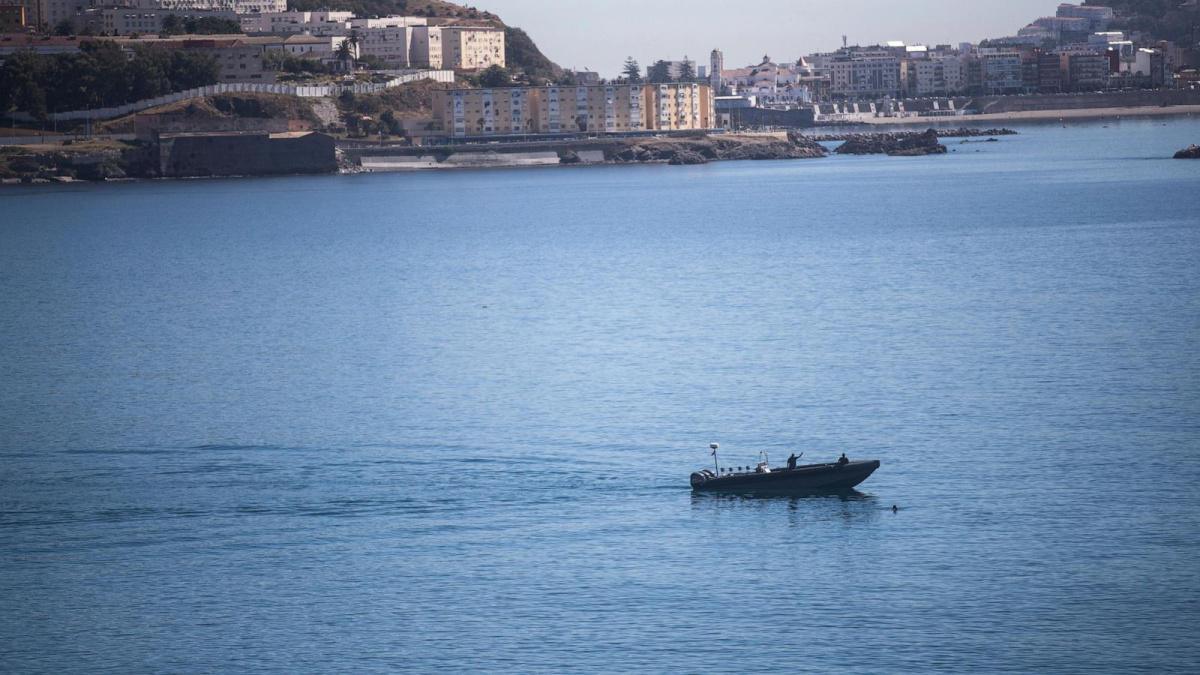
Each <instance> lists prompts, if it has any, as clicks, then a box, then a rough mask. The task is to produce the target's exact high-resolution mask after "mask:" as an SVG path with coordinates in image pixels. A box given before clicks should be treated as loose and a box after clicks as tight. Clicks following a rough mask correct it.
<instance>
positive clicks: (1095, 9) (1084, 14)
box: [1055, 2, 1113, 32]
mask: <svg viewBox="0 0 1200 675" xmlns="http://www.w3.org/2000/svg"><path fill="white" fill-rule="evenodd" d="M1055 16H1057V17H1061V18H1064V19H1083V20H1085V21H1087V23H1088V30H1090V31H1092V32H1101V31H1105V30H1108V25H1109V24H1110V23H1112V20H1113V10H1112V7H1100V6H1096V5H1087V6H1084V5H1074V4H1071V3H1067V2H1064V3H1062V4H1061V5H1059V6H1058V11H1056V12H1055Z"/></svg>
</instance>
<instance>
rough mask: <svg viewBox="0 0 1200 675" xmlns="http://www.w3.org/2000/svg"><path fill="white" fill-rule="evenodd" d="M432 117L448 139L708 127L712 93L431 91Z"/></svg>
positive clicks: (645, 89)
mask: <svg viewBox="0 0 1200 675" xmlns="http://www.w3.org/2000/svg"><path fill="white" fill-rule="evenodd" d="M433 111H434V119H435V120H436V121H437V122H439V123H440V124H441V127H442V129H443V130H445V131H446V132H447V133H448V134H450V135H452V136H458V137H466V136H488V135H506V134H527V133H533V134H560V133H594V134H599V133H621V132H633V131H648V130H663V131H674V130H682V129H707V128H711V127H712V126H713V120H714V113H713V101H712V96H711V89H710V88H709V87H708V86H707V85H698V84H677V83H672V84H661V85H651V84H635V85H629V84H604V85H579V86H556V85H551V86H547V87H510V88H502V89H454V90H448V91H446V90H442V91H435V92H434V102H433Z"/></svg>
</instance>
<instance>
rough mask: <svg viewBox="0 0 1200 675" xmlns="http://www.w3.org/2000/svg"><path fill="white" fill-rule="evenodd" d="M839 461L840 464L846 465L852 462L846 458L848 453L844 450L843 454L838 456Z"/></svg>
mask: <svg viewBox="0 0 1200 675" xmlns="http://www.w3.org/2000/svg"><path fill="white" fill-rule="evenodd" d="M837 463H838V466H846V465H847V464H849V463H850V460H848V459H846V453H844V452H843V453H842V456H841V457H838V461H837Z"/></svg>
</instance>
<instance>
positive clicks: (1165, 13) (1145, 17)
mask: <svg viewBox="0 0 1200 675" xmlns="http://www.w3.org/2000/svg"><path fill="white" fill-rule="evenodd" d="M1083 4H1085V5H1099V6H1101V7H1112V8H1113V12H1114V13H1115V14H1116V19H1115V20H1114V21H1113V25H1112V28H1114V29H1116V30H1125V31H1142V32H1145V33H1147V34H1149V35H1151V36H1153V37H1155V38H1157V39H1160V40H1171V41H1172V42H1175V43H1177V44H1181V45H1194V44H1196V42H1197V41H1200V7H1196V6H1193V7H1190V8H1183V4H1184V0H1085V2H1084V3H1083Z"/></svg>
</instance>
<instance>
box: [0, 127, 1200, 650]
mask: <svg viewBox="0 0 1200 675" xmlns="http://www.w3.org/2000/svg"><path fill="white" fill-rule="evenodd" d="M1023 132H1024V133H1023V134H1022V135H1021V136H1016V137H1009V138H1004V139H1003V140H1002V141H1001V142H999V143H989V144H964V145H959V144H957V142H956V141H950V144H951V147H952V148H953V149H954V150H955V152H954V153H952V154H950V155H947V156H944V157H930V158H909V159H902V158H885V157H855V158H842V157H839V158H830V159H826V160H815V161H793V162H764V163H752V162H742V163H726V164H713V165H707V166H701V167H658V166H652V167H614V168H591V169H576V170H518V171H485V172H464V173H453V174H438V175H397V174H393V175H370V176H353V177H318V178H282V179H266V180H244V181H195V182H163V183H141V184H128V185H107V186H83V187H65V186H64V187H56V188H45V189H34V188H18V189H5V190H4V191H3V192H0V288H2V289H3V291H2V292H0V608H2V609H0V670H4V671H14V672H33V671H41V672H61V671H87V672H93V671H116V672H129V671H175V672H181V671H182V672H195V671H230V670H270V671H318V672H347V671H373V670H398V669H405V670H411V671H416V672H427V671H434V670H452V671H463V670H487V671H497V670H510V671H520V672H563V671H625V672H628V671H660V672H661V671H688V672H752V671H767V670H781V671H813V672H835V671H843V672H869V673H889V672H902V671H907V672H932V671H945V672H961V671H964V670H979V671H993V672H994V671H1023V672H1071V671H1080V672H1081V671H1097V670H1098V671H1122V672H1133V671H1145V672H1162V671H1192V672H1194V671H1195V670H1196V669H1197V668H1198V667H1200V645H1198V643H1197V641H1196V639H1195V638H1196V630H1197V626H1198V625H1200V490H1198V489H1197V481H1198V480H1200V349H1198V338H1200V264H1198V260H1200V257H1198V256H1200V216H1198V214H1200V211H1198V210H1197V197H1198V196H1200V163H1188V162H1182V161H1174V160H1169V159H1164V158H1166V157H1169V156H1170V154H1171V153H1173V152H1174V151H1175V150H1177V149H1179V148H1181V147H1185V146H1186V145H1188V144H1189V143H1193V142H1200V120H1197V119H1184V120H1175V121H1163V120H1155V121H1133V122H1129V121H1127V122H1122V123H1119V124H1113V125H1111V128H1106V127H1105V126H1103V125H1101V124H1091V125H1079V126H1072V127H1070V128H1060V127H1057V126H1053V125H1050V126H1030V127H1025V128H1023ZM713 441H717V442H720V443H721V444H722V455H721V456H722V459H723V463H725V464H733V465H736V464H747V463H750V462H751V461H753V460H754V459H755V457H756V456H757V453H758V451H760V450H766V451H769V452H770V453H771V457H772V459H773V460H774V461H776V462H782V460H783V459H784V458H785V457H786V455H787V454H788V452H790V451H792V450H796V451H800V450H803V451H805V452H806V453H807V454H806V455H805V459H806V460H807V459H813V460H828V459H832V458H834V457H836V456H837V454H838V453H840V452H843V451H844V452H846V453H848V454H849V455H850V457H851V458H878V459H880V460H882V462H883V467H882V468H881V469H880V470H879V472H877V473H876V474H875V476H873V477H872V478H871V479H870V480H869V481H868V482H867V483H865V484H864V485H863V486H862V488H861V491H862V494H861V495H860V496H856V497H849V498H836V497H832V498H809V499H786V498H785V499H757V500H753V499H744V498H720V497H711V496H693V495H692V494H691V492H690V490H689V489H688V483H687V477H688V473H689V472H690V471H692V470H693V469H695V468H699V467H703V466H706V465H708V463H709V462H710V459H711V458H710V457H709V456H708V453H707V450H706V446H707V444H708V443H709V442H713ZM893 504H897V505H899V506H900V511H899V512H898V513H895V514H893V513H892V512H891V509H890V507H891V506H892V505H893Z"/></svg>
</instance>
